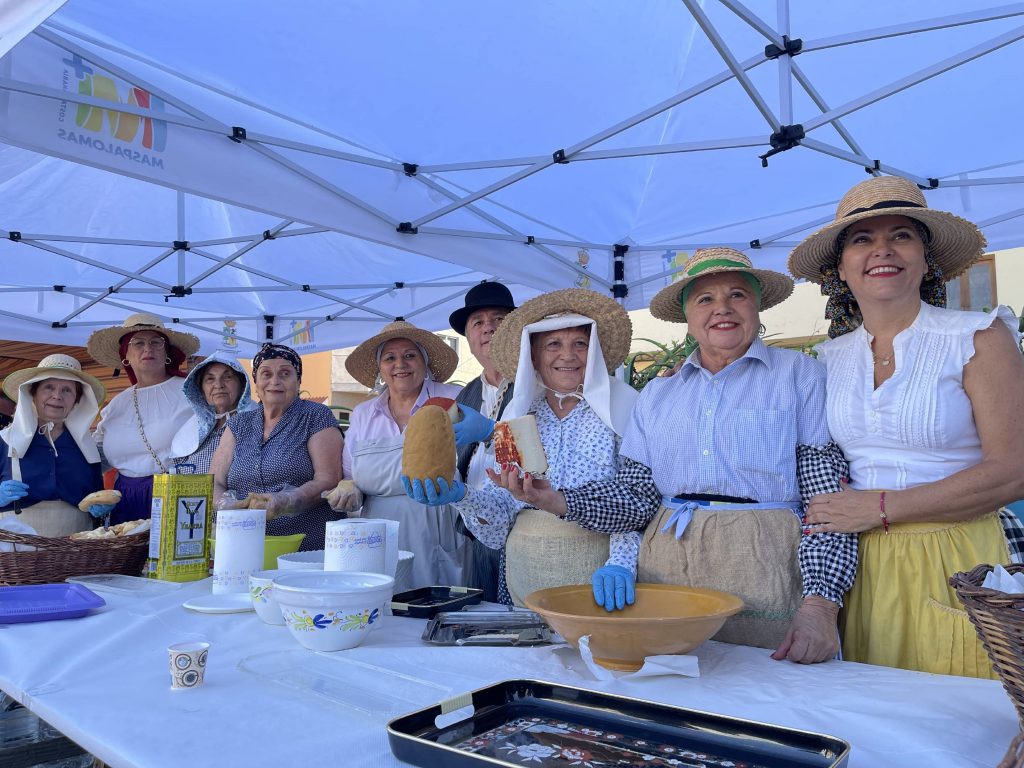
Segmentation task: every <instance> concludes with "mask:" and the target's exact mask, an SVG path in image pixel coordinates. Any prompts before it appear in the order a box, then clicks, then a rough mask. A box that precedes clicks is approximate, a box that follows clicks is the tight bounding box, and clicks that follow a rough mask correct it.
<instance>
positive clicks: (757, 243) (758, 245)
mask: <svg viewBox="0 0 1024 768" xmlns="http://www.w3.org/2000/svg"><path fill="white" fill-rule="evenodd" d="M750 247H751V248H753V249H754V250H755V251H756V250H760V249H761V240H760V239H758V238H754V239H753V240H751V241H750Z"/></svg>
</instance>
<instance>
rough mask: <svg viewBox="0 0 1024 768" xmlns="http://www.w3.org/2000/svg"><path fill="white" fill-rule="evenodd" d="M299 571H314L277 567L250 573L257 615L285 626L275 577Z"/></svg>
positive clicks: (250, 587)
mask: <svg viewBox="0 0 1024 768" xmlns="http://www.w3.org/2000/svg"><path fill="white" fill-rule="evenodd" d="M297 573H313V574H315V573H316V571H315V570H310V571H295V570H290V569H289V570H282V569H279V568H275V569H274V570H270V571H256V572H254V573H251V574H249V597H250V598H252V606H253V608H255V609H256V615H257V616H259V617H260V618H261V619H263V621H265V622H266V623H267V624H276V625H278V626H282V627H283V626H284V623H285V622H284V615H283V614H282V613H281V606H279V605H278V604H277V597H276V595H275V592H274V579H276V578H277V577H278V576H284V575H286V574H293V575H294V574H297Z"/></svg>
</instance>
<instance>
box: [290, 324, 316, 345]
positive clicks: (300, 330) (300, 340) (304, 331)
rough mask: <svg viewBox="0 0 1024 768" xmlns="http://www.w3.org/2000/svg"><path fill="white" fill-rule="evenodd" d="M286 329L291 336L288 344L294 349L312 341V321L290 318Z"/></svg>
mask: <svg viewBox="0 0 1024 768" xmlns="http://www.w3.org/2000/svg"><path fill="white" fill-rule="evenodd" d="M288 331H289V334H290V337H291V345H290V346H292V347H294V348H296V349H298V348H299V347H305V346H309V345H310V344H312V343H313V323H312V322H311V321H309V320H292V321H291V323H290V325H289V327H288Z"/></svg>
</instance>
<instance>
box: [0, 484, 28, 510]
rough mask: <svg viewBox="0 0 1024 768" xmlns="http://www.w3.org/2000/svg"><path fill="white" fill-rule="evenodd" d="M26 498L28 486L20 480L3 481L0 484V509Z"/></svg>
mask: <svg viewBox="0 0 1024 768" xmlns="http://www.w3.org/2000/svg"><path fill="white" fill-rule="evenodd" d="M26 496H28V486H27V485H25V483H23V482H21V481H20V480H4V481H3V482H2V483H0V507H6V506H8V505H9V504H11V503H12V502H15V501H17V500H18V499H23V498H25V497H26Z"/></svg>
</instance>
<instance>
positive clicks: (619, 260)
mask: <svg viewBox="0 0 1024 768" xmlns="http://www.w3.org/2000/svg"><path fill="white" fill-rule="evenodd" d="M628 250H629V246H628V245H625V244H624V243H616V244H615V247H614V249H613V251H612V259H613V262H612V277H613V278H614V282H613V283H612V296H614V297H615V298H616V299H624V298H626V296H627V295H628V294H629V286H628V285H626V252H627V251H628Z"/></svg>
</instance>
